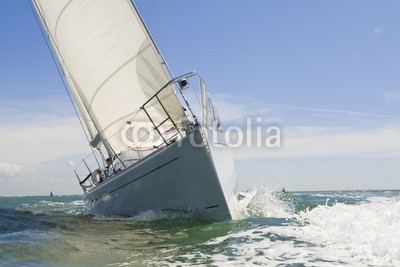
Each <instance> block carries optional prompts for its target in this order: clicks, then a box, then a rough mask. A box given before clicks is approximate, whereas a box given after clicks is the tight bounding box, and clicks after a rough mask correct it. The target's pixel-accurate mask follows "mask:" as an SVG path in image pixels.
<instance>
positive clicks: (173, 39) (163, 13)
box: [157, 0, 200, 104]
mask: <svg viewBox="0 0 400 267" xmlns="http://www.w3.org/2000/svg"><path fill="white" fill-rule="evenodd" d="M157 3H158V7H159V9H160V12H161V15H162V17H163V20H164V22H165V25H166V26H167V29H168V34H169V37H170V38H171V41H172V43H173V44H174V47H175V50H176V53H177V54H178V57H179V60H180V61H181V64H182V67H183V69H185V70H186V69H187V68H186V65H185V63H184V62H183V58H182V55H181V53H180V51H179V47H178V45H177V43H176V40H175V38H174V35H173V34H172V29H171V26H170V24H169V23H168V19H167V16H166V15H165V12H164V10H163V7H162V5H161V2H160V0H157ZM193 92H194V95H195V97H196V99H197V102H198V103H199V104H200V99H199V97H198V96H197V93H196V90H193Z"/></svg>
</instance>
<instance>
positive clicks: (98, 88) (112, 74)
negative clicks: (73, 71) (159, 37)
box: [88, 44, 151, 110]
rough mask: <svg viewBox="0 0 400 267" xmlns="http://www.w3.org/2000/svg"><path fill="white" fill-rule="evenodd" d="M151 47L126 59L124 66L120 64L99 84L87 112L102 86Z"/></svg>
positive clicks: (147, 46)
mask: <svg viewBox="0 0 400 267" xmlns="http://www.w3.org/2000/svg"><path fill="white" fill-rule="evenodd" d="M150 46H151V44H148V45H146V46H145V47H144V48H143V49H142V50H140V51H139V52H138V53H137V54H136V55H134V56H133V57H131V58H130V59H128V60H127V61H126V62H125V63H124V64H122V65H121V66H120V67H119V68H118V69H116V70H115V71H114V72H113V73H111V74H110V75H109V76H108V77H107V79H105V80H104V81H103V82H102V84H100V86H99V87H97V89H96V91H95V92H94V94H93V96H92V99H91V100H90V103H89V107H88V108H89V110H92V104H93V101H94V99H95V98H96V95H97V94H98V93H99V91H100V90H101V89H102V88H103V86H104V85H105V84H106V83H108V82H109V81H110V80H111V79H112V78H113V77H114V76H115V75H116V74H118V72H120V70H122V69H123V68H124V67H126V66H127V65H128V64H129V63H131V62H132V61H133V60H135V59H136V58H137V57H138V56H139V55H140V54H141V53H142V52H143V51H145V50H146V49H147V48H149V47H150Z"/></svg>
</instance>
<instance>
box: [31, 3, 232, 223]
mask: <svg viewBox="0 0 400 267" xmlns="http://www.w3.org/2000/svg"><path fill="white" fill-rule="evenodd" d="M32 1H33V4H34V7H35V9H36V12H37V14H38V17H39V18H40V21H41V22H42V26H43V29H44V31H45V33H46V35H47V37H48V40H49V43H50V45H51V47H52V48H53V53H54V55H55V56H56V57H57V59H58V62H59V67H60V69H61V70H62V72H63V74H64V77H65V80H66V81H67V83H68V85H69V89H70V91H71V92H72V95H73V97H74V100H75V103H76V105H77V107H78V109H79V111H80V113H81V116H82V119H83V121H84V124H85V126H86V129H87V132H88V135H89V136H90V140H89V142H90V145H91V146H92V148H93V150H94V151H95V153H94V154H95V156H96V158H95V159H96V162H97V163H96V164H97V167H95V168H93V167H92V166H90V164H89V163H88V160H87V159H85V160H84V161H83V165H81V166H83V167H84V168H86V171H87V174H85V175H83V176H82V174H81V173H79V171H78V170H77V171H76V174H77V177H78V180H79V183H80V185H81V187H82V189H83V191H84V196H83V199H84V200H85V201H86V203H88V204H89V205H90V206H91V208H92V212H93V213H97V214H106V215H127V216H134V215H137V214H139V213H140V212H143V211H146V210H179V211H189V212H194V213H196V214H198V215H200V216H202V217H204V218H208V219H213V220H225V219H231V218H232V210H233V205H234V204H233V203H234V202H235V201H236V200H237V198H236V188H237V182H236V174H235V166H234V163H233V158H232V155H231V151H230V148H229V147H228V145H227V144H226V143H225V141H224V138H223V137H224V135H223V132H222V127H221V123H220V120H219V116H218V112H217V110H216V108H215V106H214V105H213V103H212V101H211V99H210V98H209V96H208V93H207V90H206V86H205V82H204V80H203V79H202V78H201V77H200V76H199V75H198V74H197V73H196V72H191V73H188V74H185V75H182V76H179V77H176V78H173V76H172V75H171V73H170V71H169V69H168V66H167V64H166V63H165V60H164V59H163V57H162V56H161V54H160V52H159V50H158V48H157V47H156V45H155V43H154V41H153V39H152V37H151V36H150V34H149V32H148V30H147V28H146V26H145V25H144V23H143V21H142V18H141V16H140V15H139V13H138V11H137V9H136V7H135V5H134V3H133V2H132V1H128V0H80V1H72V0H57V1H55V0H32ZM195 84H197V85H199V92H200V97H199V102H200V103H199V107H200V108H199V112H200V113H201V117H200V119H198V118H197V117H196V116H195V114H194V112H193V110H192V108H191V106H190V105H189V102H188V101H187V99H186V98H185V96H184V94H183V90H186V89H187V88H189V87H191V85H195ZM182 106H184V107H182ZM215 143H217V144H218V145H215V146H214V145H213V144H215Z"/></svg>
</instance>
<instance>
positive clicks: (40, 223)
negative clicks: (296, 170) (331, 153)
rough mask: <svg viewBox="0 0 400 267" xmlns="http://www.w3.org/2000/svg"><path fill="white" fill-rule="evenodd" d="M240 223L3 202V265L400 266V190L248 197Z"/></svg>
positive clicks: (25, 200) (57, 203)
mask: <svg viewBox="0 0 400 267" xmlns="http://www.w3.org/2000/svg"><path fill="white" fill-rule="evenodd" d="M239 198H240V201H239V203H238V206H237V210H236V212H237V214H238V216H237V217H238V218H237V219H236V220H232V221H225V222H209V221H202V220H198V219H196V218H193V217H192V216H191V215H190V214H187V213H176V212H161V211H147V212H144V213H142V214H140V215H138V216H136V217H133V218H123V217H106V216H98V215H91V214H90V213H89V210H88V209H87V208H86V206H85V205H84V203H83V202H82V200H81V198H80V197H79V196H55V197H43V196H38V197H0V266H343V265H347V266H400V191H330V192H327V191H325V192H286V193H285V192H274V191H271V190H268V189H266V188H261V189H257V190H255V189H254V190H248V191H246V192H242V193H241V194H240V196H239Z"/></svg>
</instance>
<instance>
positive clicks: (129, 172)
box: [84, 130, 237, 220]
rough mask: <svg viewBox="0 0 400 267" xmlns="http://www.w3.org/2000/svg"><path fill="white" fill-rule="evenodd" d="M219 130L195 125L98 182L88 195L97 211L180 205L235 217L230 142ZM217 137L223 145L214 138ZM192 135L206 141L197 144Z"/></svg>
mask: <svg viewBox="0 0 400 267" xmlns="http://www.w3.org/2000/svg"><path fill="white" fill-rule="evenodd" d="M200 131H204V132H203V133H204V134H203V135H201V132H200ZM213 133H214V134H213ZM220 135H222V134H221V133H217V132H213V131H210V130H195V131H194V132H193V133H191V134H190V135H188V136H186V137H184V138H182V139H181V140H179V141H177V142H175V143H173V144H171V145H169V146H168V147H166V148H162V149H160V150H158V151H157V152H156V153H154V154H152V155H150V156H148V157H147V158H145V159H143V160H141V161H140V162H138V163H137V164H134V165H133V166H131V167H128V168H127V169H126V170H124V171H122V172H121V173H119V174H117V175H116V176H115V177H112V178H110V179H109V180H106V181H105V182H103V183H102V184H100V185H98V186H97V187H96V188H94V189H93V190H91V191H89V192H88V193H86V194H85V195H84V200H85V201H86V202H87V203H88V204H89V205H91V208H92V212H93V213H95V214H105V215H123V216H135V215H138V214H139V213H140V212H144V211H148V210H176V211H188V212H193V213H195V214H196V215H198V216H200V217H202V218H205V219H211V220H226V219H232V211H233V205H234V202H235V200H236V187H237V183H236V173H235V168H234V164H233V158H232V155H231V151H230V149H229V147H228V146H227V145H226V144H223V142H218V141H219V139H221V140H222V139H223V138H222V136H220ZM202 136H203V137H202ZM213 137H214V139H217V140H215V141H214V143H216V144H217V146H219V144H220V146H219V147H216V146H214V145H212V144H211V143H212V140H213ZM203 138H205V139H206V140H208V142H202V140H203ZM190 139H192V140H195V142H196V144H203V145H201V146H196V147H194V146H192V144H191V142H190V141H191V140H190ZM205 143H206V145H204V144H205ZM207 144H208V145H207Z"/></svg>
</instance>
